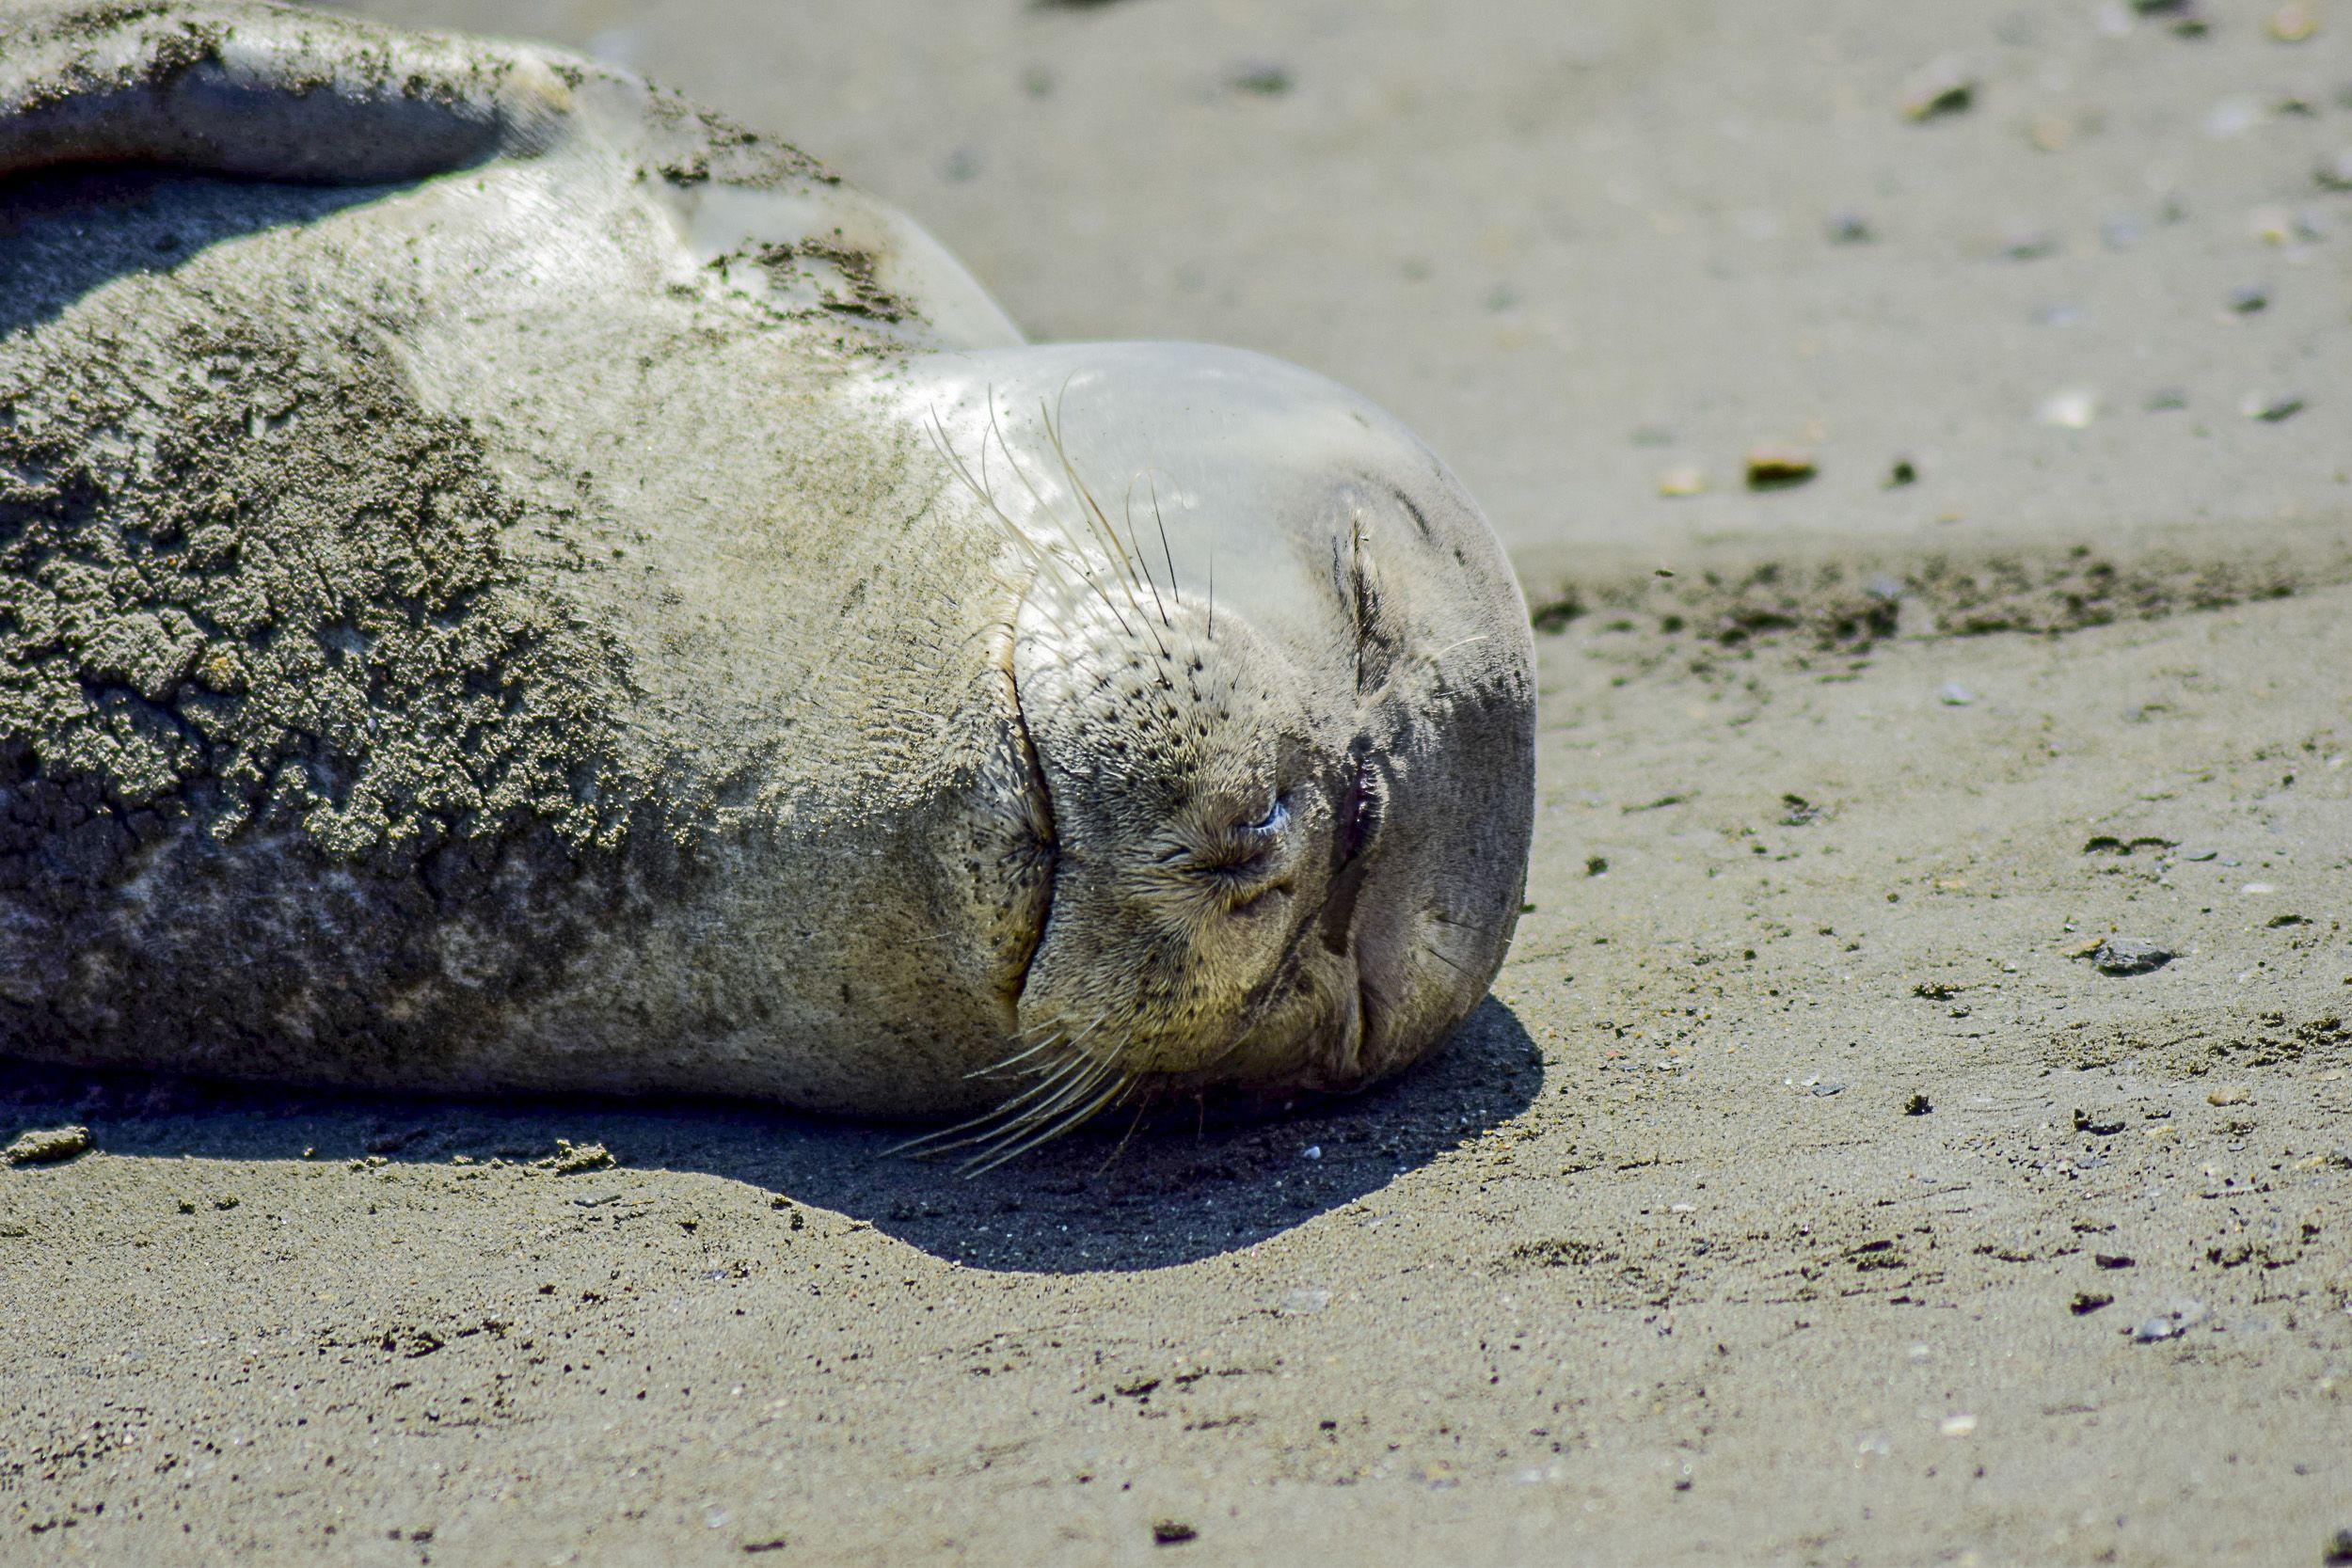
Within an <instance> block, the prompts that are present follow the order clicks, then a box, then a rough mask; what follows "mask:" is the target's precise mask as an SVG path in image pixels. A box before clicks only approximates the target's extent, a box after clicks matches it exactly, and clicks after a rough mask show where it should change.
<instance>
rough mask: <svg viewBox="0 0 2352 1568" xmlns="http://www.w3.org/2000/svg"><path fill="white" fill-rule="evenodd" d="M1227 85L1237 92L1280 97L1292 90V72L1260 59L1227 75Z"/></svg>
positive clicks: (1263, 96)
mask: <svg viewBox="0 0 2352 1568" xmlns="http://www.w3.org/2000/svg"><path fill="white" fill-rule="evenodd" d="M1225 84H1226V86H1228V87H1232V89H1233V90H1234V91H1236V92H1248V93H1255V94H1257V95H1258V96H1259V97H1261V98H1279V97H1281V96H1282V94H1284V93H1286V92H1288V91H1290V90H1291V73H1290V71H1288V70H1286V69H1284V68H1283V67H1282V66H1279V65H1277V64H1275V63H1274V62H1272V61H1267V60H1260V61H1253V62H1252V63H1250V64H1248V65H1245V66H1241V67H1238V68H1237V69H1235V71H1233V72H1232V75H1230V76H1228V77H1226V79H1225Z"/></svg>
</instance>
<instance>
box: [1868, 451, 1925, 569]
mask: <svg viewBox="0 0 2352 1568" xmlns="http://www.w3.org/2000/svg"><path fill="white" fill-rule="evenodd" d="M1916 483H1919V466H1918V465H1917V464H1916V463H1914V462H1913V461H1912V460H1911V459H1910V458H1908V457H1898V458H1897V459H1895V466H1894V467H1891V468H1889V469H1887V470H1886V487H1887V488H1888V489H1889V490H1899V489H1901V488H1902V487H1903V486H1904V485H1906V484H1916ZM1872 592H1874V593H1875V592H1876V590H1875V589H1873V590H1872ZM1880 596H1881V597H1884V598H1891V597H1893V595H1892V594H1882V595H1880Z"/></svg>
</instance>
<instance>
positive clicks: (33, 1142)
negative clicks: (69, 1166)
mask: <svg viewBox="0 0 2352 1568" xmlns="http://www.w3.org/2000/svg"><path fill="white" fill-rule="evenodd" d="M87 1152H89V1129H88V1128H87V1127H47V1128H41V1129H40V1130H38V1131H35V1132H27V1133H25V1134H24V1135H23V1136H22V1137H20V1138H18V1139H17V1140H16V1142H14V1143H12V1144H10V1145H8V1148H5V1149H0V1160H6V1161H7V1162H8V1164H11V1165H54V1164H57V1163H58V1162H60V1161H64V1160H71V1159H72V1158H73V1157H74V1156H75V1155H77V1154H86V1153H87Z"/></svg>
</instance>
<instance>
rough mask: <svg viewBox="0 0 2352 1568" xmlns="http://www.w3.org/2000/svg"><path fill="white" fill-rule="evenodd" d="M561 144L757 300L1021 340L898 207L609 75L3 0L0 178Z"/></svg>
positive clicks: (106, 8) (920, 334) (927, 339)
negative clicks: (622, 184) (615, 174)
mask: <svg viewBox="0 0 2352 1568" xmlns="http://www.w3.org/2000/svg"><path fill="white" fill-rule="evenodd" d="M565 148H573V149H578V150H582V151H585V152H586V153H587V154H588V155H589V156H591V157H599V156H600V157H607V158H610V159H612V161H613V162H615V163H617V164H619V165H620V166H623V167H625V168H629V169H630V171H631V172H632V173H633V176H634V179H635V181H636V182H638V184H639V185H640V187H641V189H642V190H643V192H644V195H645V196H646V197H648V198H650V199H651V200H652V201H653V202H654V204H655V205H656V206H657V207H659V208H660V210H661V211H662V212H664V213H665V214H667V215H668V217H669V218H670V219H671V220H672V223H673V224H674V226H675V230H676V231H677V234H678V238H679V242H680V244H681V245H683V246H684V247H685V249H686V250H687V251H688V252H689V253H690V254H691V256H692V257H693V259H694V261H696V262H698V263H700V264H702V265H704V266H707V267H709V268H711V269H713V270H714V271H715V272H716V273H717V274H718V276H719V277H720V278H721V279H722V280H723V283H724V285H725V286H726V287H727V289H728V290H729V292H731V293H737V294H739V295H742V296H745V297H747V298H749V299H751V300H752V301H754V302H755V303H757V304H759V305H761V306H763V307H765V308H768V309H774V310H778V311H780V312H782V313H784V314H786V315H787V316H805V315H809V314H812V313H817V314H834V315H837V316H847V317H850V318H853V319H855V320H857V321H859V322H860V323H862V324H863V325H866V327H867V328H868V329H870V330H873V331H876V332H879V333H881V334H882V335H884V336H887V337H890V338H894V339H898V340H901V341H912V342H915V343H919V344H921V345H922V346H927V347H936V348H993V347H1001V346H1006V345H1009V344H1013V343H1018V342H1019V341H1021V335H1020V333H1019V331H1018V330H1017V329H1016V328H1015V327H1014V326H1013V325H1012V324H1011V322H1010V321H1009V320H1008V319H1007V318H1006V316H1005V313H1004V312H1003V310H1001V309H998V308H997V306H996V304H995V302H994V301H993V300H992V299H990V298H989V297H988V294H987V293H986V291H984V290H983V289H981V287H980V286H979V284H978V283H977V282H976V281H974V279H973V278H972V276H971V275H970V274H969V273H967V272H965V271H964V270H963V268H962V267H961V265H959V264H958V263H957V262H956V261H955V260H954V259H953V258H952V257H950V256H949V255H948V254H947V252H946V250H945V249H943V248H942V247H941V246H940V245H939V244H938V243H937V242H936V241H934V240H933V239H932V238H931V237H930V235H929V234H926V233H925V232H923V230H921V229H919V228H918V227H916V226H915V224H914V223H913V222H912V221H911V220H909V219H908V218H907V217H905V216H904V215H903V214H899V213H898V212H897V211H895V210H894V209H892V208H890V207H888V206H886V205H884V204H882V203H881V202H878V201H875V200H874V199H872V198H869V197H866V196H865V195H864V194H862V193H860V192H858V191H855V190H852V189H850V188H849V187H847V186H845V185H843V184H842V183H841V182H840V180H839V179H838V177H836V176H834V175H833V174H832V173H830V172H828V171H827V170H826V169H825V168H824V167H823V166H822V165H820V164H818V162H817V161H816V160H815V159H813V158H810V157H808V156H807V155H805V154H804V153H802V152H800V151H798V150H795V149H793V148H791V147H789V146H787V145H786V144H784V143H782V142H777V141H771V140H765V139H763V138H761V137H759V136H756V135H753V134H751V133H749V132H746V131H743V130H741V129H739V128H738V127H736V126H733V125H730V124H728V123H727V122H726V121H724V120H723V119H719V118H717V117H715V116H711V115H708V114H705V113H702V112H700V111H697V110H695V109H693V108H691V106H689V105H688V104H687V103H685V102H684V101H683V100H681V99H679V98H678V97H676V96H675V94H673V93H670V92H667V91H665V90H663V89H660V88H658V87H652V86H650V85H648V84H647V83H645V82H644V81H642V80H640V79H639V78H637V77H634V76H630V75H628V74H627V73H625V72H622V71H613V70H612V69H610V68H608V67H603V66H598V65H595V64H593V63H591V62H589V61H586V60H581V59H575V58H572V57H570V56H567V55H561V54H558V53H555V52H553V51H548V50H540V49H534V48H532V47H530V46H527V45H520V44H505V43H485V42H482V41H480V40H458V39H452V38H444V37H439V36H436V35H433V34H426V33H408V32H399V31H394V30H392V29H389V28H384V27H378V26H375V25H373V24H368V23H364V22H359V21H356V20H351V19H347V18H343V17H338V16H327V15H322V14H320V13H318V12H315V11H308V10H302V9H299V8H294V7H291V6H280V5H274V4H266V3H262V0H197V3H185V4H183V3H176V0H164V3H162V4H148V3H133V0H62V3H61V0H34V3H33V4H31V5H29V6H24V5H8V6H5V7H4V8H0V176H6V175H9V174H13V173H19V172H23V171H26V170H32V169H40V168H45V167H50V166H59V165H72V164H122V163H134V164H151V165H158V166H165V167H170V168H184V169H190V170H195V171H200V172H204V173H210V174H229V175H242V176H249V177H256V178H260V179H266V180H282V181H294V182H309V183H318V184H374V183H379V182H392V181H406V180H419V179H424V178H428V177H430V176H432V175H436V174H441V173H445V172H448V171H450V170H453V169H459V168H466V167H470V166H477V165H481V164H485V163H488V162H491V161H493V160H498V159H505V158H532V157H538V156H541V155H544V154H548V153H552V152H554V151H557V150H561V149H565Z"/></svg>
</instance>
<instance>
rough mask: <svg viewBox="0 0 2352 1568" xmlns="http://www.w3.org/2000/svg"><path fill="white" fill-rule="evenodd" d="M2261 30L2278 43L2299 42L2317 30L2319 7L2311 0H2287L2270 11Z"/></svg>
mask: <svg viewBox="0 0 2352 1568" xmlns="http://www.w3.org/2000/svg"><path fill="white" fill-rule="evenodd" d="M2263 30H2264V31H2265V32H2266V33H2268V34H2269V35H2270V36H2271V37H2272V38H2274V39H2277V40H2279V41H2280V43H2300V42H2302V41H2303V40H2305V39H2307V38H2310V37H2311V36H2312V34H2313V33H2316V32H2318V31H2319V8H2318V7H2317V6H2316V5H2314V4H2312V0H2287V3H2286V4H2285V5H2283V6H2281V7H2280V8H2278V9H2277V10H2275V11H2272V12H2271V13H2270V20H2269V21H2268V22H2267V23H2265V24H2264V27H2263Z"/></svg>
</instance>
